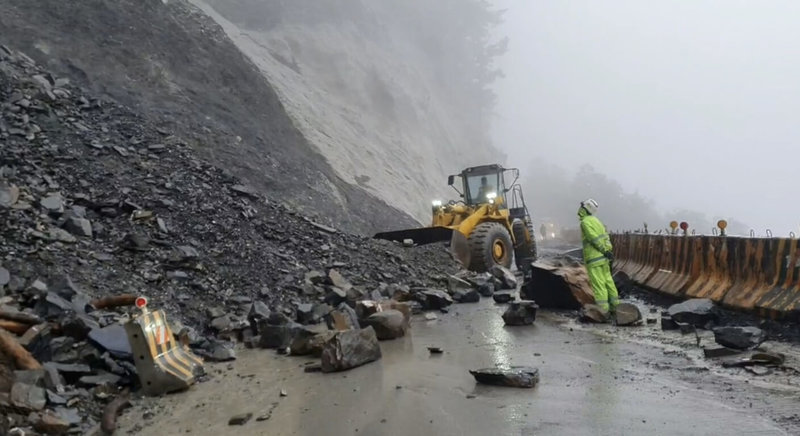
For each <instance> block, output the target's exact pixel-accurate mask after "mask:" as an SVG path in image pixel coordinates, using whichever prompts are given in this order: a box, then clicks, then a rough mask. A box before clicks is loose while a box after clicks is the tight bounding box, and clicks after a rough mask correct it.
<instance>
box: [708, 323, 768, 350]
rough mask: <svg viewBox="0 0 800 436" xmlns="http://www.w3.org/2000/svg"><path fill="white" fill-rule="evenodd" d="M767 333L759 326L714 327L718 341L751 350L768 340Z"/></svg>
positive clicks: (726, 345)
mask: <svg viewBox="0 0 800 436" xmlns="http://www.w3.org/2000/svg"><path fill="white" fill-rule="evenodd" d="M766 338H767V337H766V334H764V331H763V330H761V329H760V328H758V327H740V326H731V327H717V328H715V329H714V341H716V343H718V344H720V345H722V346H724V347H729V348H735V349H737V350H749V349H753V348H756V347H758V346H759V345H761V343H762V342H764V341H765V340H766Z"/></svg>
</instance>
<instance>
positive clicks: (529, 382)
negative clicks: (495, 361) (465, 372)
mask: <svg viewBox="0 0 800 436" xmlns="http://www.w3.org/2000/svg"><path fill="white" fill-rule="evenodd" d="M469 373H470V374H472V376H473V377H475V381H477V382H478V383H483V384H488V385H496V386H507V387H512V388H532V387H534V386H536V385H537V384H538V383H539V370H538V369H537V368H532V367H529V366H512V367H508V368H505V367H497V368H485V369H478V370H470V372H469Z"/></svg>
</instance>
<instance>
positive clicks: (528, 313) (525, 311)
mask: <svg viewBox="0 0 800 436" xmlns="http://www.w3.org/2000/svg"><path fill="white" fill-rule="evenodd" d="M538 308H539V306H537V305H536V302H533V301H517V302H514V303H511V304H509V306H508V309H506V312H505V313H504V314H503V321H504V322H505V323H506V325H512V326H519V325H531V324H533V322H534V321H535V320H536V310H537V309H538Z"/></svg>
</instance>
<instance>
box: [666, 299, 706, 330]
mask: <svg viewBox="0 0 800 436" xmlns="http://www.w3.org/2000/svg"><path fill="white" fill-rule="evenodd" d="M667 313H668V314H669V316H670V317H672V319H673V320H674V321H675V322H678V323H685V324H691V325H693V326H695V327H705V326H707V325H708V324H709V323H715V322H717V320H718V319H719V317H718V315H717V311H716V307H715V306H714V302H713V301H711V300H709V299H707V298H693V299H691V300H686V301H684V302H682V303H678V304H674V305H672V306H670V307H669V309H667Z"/></svg>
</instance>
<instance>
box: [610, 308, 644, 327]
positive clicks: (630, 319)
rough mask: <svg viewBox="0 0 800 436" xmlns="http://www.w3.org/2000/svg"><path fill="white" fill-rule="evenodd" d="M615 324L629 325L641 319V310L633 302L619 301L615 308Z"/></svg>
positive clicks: (639, 321)
mask: <svg viewBox="0 0 800 436" xmlns="http://www.w3.org/2000/svg"><path fill="white" fill-rule="evenodd" d="M616 317H617V325H619V326H629V325H634V324H637V323H641V321H642V312H640V311H639V308H638V307H637V306H636V305H635V304H631V303H620V304H619V305H617V310H616Z"/></svg>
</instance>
